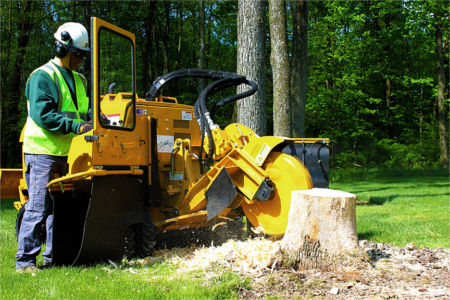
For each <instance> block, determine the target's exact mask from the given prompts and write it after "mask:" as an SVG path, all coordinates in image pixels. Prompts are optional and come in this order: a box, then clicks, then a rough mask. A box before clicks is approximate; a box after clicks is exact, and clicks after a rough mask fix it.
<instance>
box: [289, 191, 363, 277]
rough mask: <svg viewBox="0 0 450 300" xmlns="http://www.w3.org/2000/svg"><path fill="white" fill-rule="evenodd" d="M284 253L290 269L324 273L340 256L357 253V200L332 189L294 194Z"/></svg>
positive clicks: (351, 195)
mask: <svg viewBox="0 0 450 300" xmlns="http://www.w3.org/2000/svg"><path fill="white" fill-rule="evenodd" d="M281 250H282V253H283V262H284V264H286V265H295V266H297V267H299V268H321V269H327V268H328V267H329V266H331V265H333V264H334V262H335V258H336V257H337V256H339V255H345V254H353V253H356V252H357V251H358V236H357V233H356V196H355V195H353V194H350V193H346V192H342V191H336V190H330V189H311V190H304V191H293V192H292V198H291V207H290V210H289V220H288V225H287V228H286V233H285V234H284V237H283V240H282V241H281Z"/></svg>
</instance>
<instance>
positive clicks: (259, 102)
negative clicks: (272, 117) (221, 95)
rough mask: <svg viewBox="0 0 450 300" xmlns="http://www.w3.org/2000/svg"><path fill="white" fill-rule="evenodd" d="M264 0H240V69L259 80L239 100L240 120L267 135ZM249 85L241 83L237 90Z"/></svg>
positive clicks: (253, 78) (238, 30) (238, 60)
mask: <svg viewBox="0 0 450 300" xmlns="http://www.w3.org/2000/svg"><path fill="white" fill-rule="evenodd" d="M264 25H265V1H260V0H239V1H238V17H237V38H238V45H237V73H238V74H241V75H245V76H246V77H247V79H249V80H252V81H254V82H256V83H257V84H258V92H256V93H255V94H253V95H252V96H251V97H247V98H245V99H242V100H240V101H238V102H237V122H238V123H241V124H243V125H245V126H247V127H249V128H251V129H252V130H254V131H255V132H256V133H257V134H259V135H265V134H266V131H267V124H266V122H267V121H266V97H265V82H264V81H265V57H264V34H265V32H264ZM247 89H248V87H247V86H245V87H243V86H239V87H238V88H237V93H241V92H243V91H244V90H247Z"/></svg>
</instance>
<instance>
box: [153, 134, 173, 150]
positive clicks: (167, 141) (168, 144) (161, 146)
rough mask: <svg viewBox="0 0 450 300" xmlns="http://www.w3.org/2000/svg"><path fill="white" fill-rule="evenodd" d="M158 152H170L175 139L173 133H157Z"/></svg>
mask: <svg viewBox="0 0 450 300" xmlns="http://www.w3.org/2000/svg"><path fill="white" fill-rule="evenodd" d="M156 141H157V144H158V152H165V153H171V152H172V148H173V144H174V142H175V139H174V137H173V135H157V137H156Z"/></svg>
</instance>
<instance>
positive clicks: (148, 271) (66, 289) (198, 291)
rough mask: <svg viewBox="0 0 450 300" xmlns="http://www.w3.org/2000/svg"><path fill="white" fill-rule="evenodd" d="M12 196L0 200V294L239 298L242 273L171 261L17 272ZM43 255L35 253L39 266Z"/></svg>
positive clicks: (8, 296) (15, 296) (3, 296)
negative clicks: (188, 267)
mask: <svg viewBox="0 0 450 300" xmlns="http://www.w3.org/2000/svg"><path fill="white" fill-rule="evenodd" d="M12 202H13V200H2V202H1V215H0V217H1V227H0V233H1V235H0V299H21V300H22V299H216V298H220V299H223V298H227V299H230V298H237V295H238V291H239V290H240V289H241V288H244V287H246V286H247V285H248V280H247V279H246V278H241V277H240V276H239V275H237V274H234V273H231V272H228V271H225V270H221V269H218V270H215V272H214V273H213V274H211V273H209V274H208V276H207V279H205V272H203V271H197V272H190V273H178V272H177V268H176V266H174V265H170V264H169V263H167V262H156V263H155V264H152V265H150V266H142V265H141V264H136V265H133V264H131V263H122V264H119V268H116V267H114V266H113V265H111V264H101V265H96V266H93V267H55V268H50V269H46V270H42V271H39V272H37V273H36V274H35V276H33V275H32V274H29V273H24V274H18V273H16V271H15V258H14V255H15V253H16V250H17V242H16V238H15V229H14V226H15V216H16V212H15V209H14V208H13V207H12ZM39 264H42V257H41V256H39V258H38V265H39Z"/></svg>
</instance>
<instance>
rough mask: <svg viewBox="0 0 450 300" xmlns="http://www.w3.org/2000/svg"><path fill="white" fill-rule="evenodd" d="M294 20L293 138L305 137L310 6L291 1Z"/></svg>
mask: <svg viewBox="0 0 450 300" xmlns="http://www.w3.org/2000/svg"><path fill="white" fill-rule="evenodd" d="M290 4H291V9H292V20H293V33H292V34H293V38H292V65H291V107H292V109H291V112H292V113H291V121H292V137H305V110H306V88H307V81H308V56H307V55H308V51H307V49H308V42H307V41H308V4H307V1H306V0H290Z"/></svg>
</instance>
